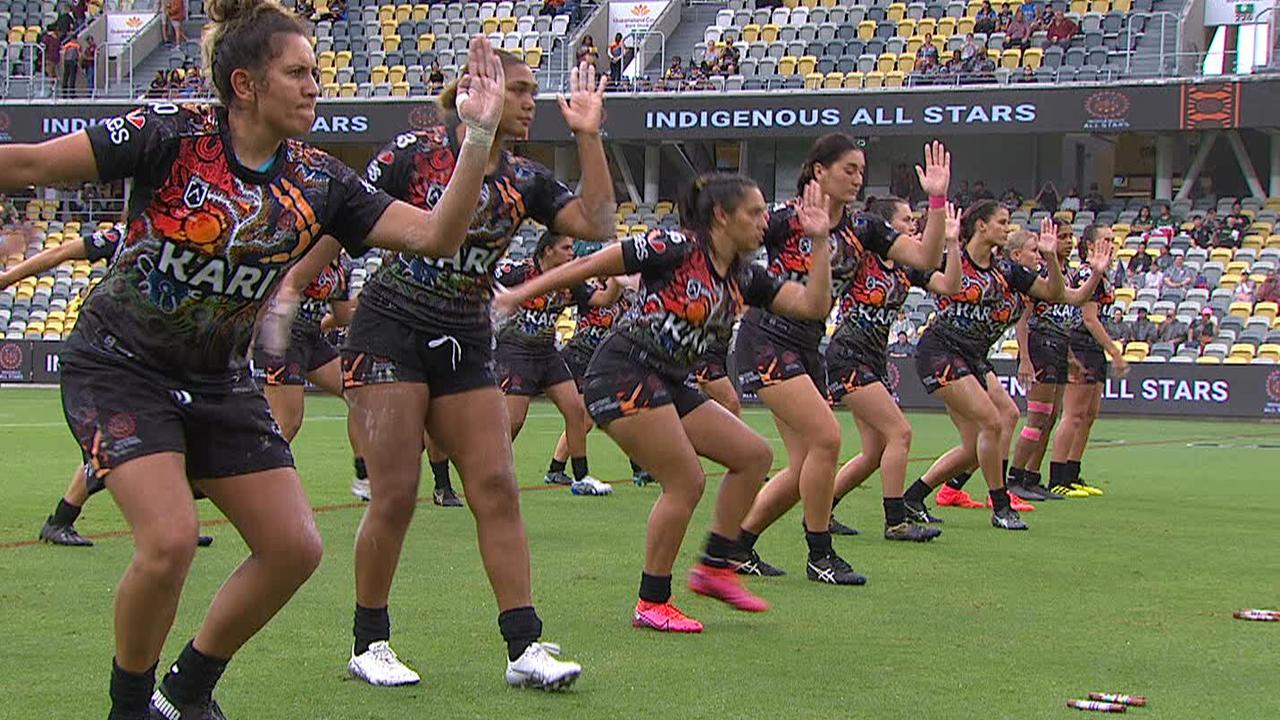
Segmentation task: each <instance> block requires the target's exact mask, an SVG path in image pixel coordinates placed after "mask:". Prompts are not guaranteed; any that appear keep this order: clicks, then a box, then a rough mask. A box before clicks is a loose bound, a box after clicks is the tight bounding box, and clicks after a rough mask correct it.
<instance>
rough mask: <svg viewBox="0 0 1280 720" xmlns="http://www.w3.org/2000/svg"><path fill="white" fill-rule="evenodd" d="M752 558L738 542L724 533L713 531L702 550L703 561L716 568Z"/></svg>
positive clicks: (730, 565) (731, 565)
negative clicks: (718, 533)
mask: <svg viewBox="0 0 1280 720" xmlns="http://www.w3.org/2000/svg"><path fill="white" fill-rule="evenodd" d="M748 559H750V556H749V553H747V551H746V550H745V549H744V548H743V547H742V546H741V545H739V544H738V543H737V542H735V541H733V540H730V539H729V538H727V537H725V536H723V535H717V534H715V533H711V534H710V535H708V536H707V545H706V547H705V548H704V549H703V551H702V562H703V563H704V564H706V565H710V566H711V567H716V568H727V567H733V564H734V563H735V562H743V561H746V560H748Z"/></svg>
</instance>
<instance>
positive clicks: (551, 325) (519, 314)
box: [496, 258, 594, 350]
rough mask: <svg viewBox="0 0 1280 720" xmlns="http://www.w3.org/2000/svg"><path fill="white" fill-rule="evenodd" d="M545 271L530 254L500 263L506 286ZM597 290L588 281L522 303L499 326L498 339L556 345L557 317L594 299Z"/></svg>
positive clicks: (534, 346)
mask: <svg viewBox="0 0 1280 720" xmlns="http://www.w3.org/2000/svg"><path fill="white" fill-rule="evenodd" d="M541 274H542V268H541V267H539V265H538V263H537V261H536V260H534V259H533V258H526V259H525V260H522V261H520V262H517V263H510V264H507V265H503V266H499V267H498V272H497V273H496V277H497V281H498V283H499V284H500V285H502V286H503V287H515V286H517V285H522V284H524V283H526V282H528V281H530V280H532V279H534V278H536V277H538V276H539V275H541ZM592 294H594V293H593V291H592V289H591V288H590V287H588V286H587V285H586V284H582V285H578V286H577V287H573V288H567V289H559V290H552V291H551V292H549V293H547V294H545V295H539V296H538V297H535V298H531V299H529V300H526V301H524V302H523V303H520V307H518V308H516V311H515V312H514V313H513V314H512V315H511V317H510V318H508V319H507V321H506V322H505V323H503V325H502V327H501V328H500V329H499V330H498V342H500V343H511V344H514V345H520V346H523V347H526V348H530V349H538V350H545V349H551V348H554V347H555V344H556V321H557V320H559V319H560V314H561V313H563V312H564V311H565V309H567V308H570V307H574V306H575V305H577V306H582V305H588V304H590V302H591V296H592Z"/></svg>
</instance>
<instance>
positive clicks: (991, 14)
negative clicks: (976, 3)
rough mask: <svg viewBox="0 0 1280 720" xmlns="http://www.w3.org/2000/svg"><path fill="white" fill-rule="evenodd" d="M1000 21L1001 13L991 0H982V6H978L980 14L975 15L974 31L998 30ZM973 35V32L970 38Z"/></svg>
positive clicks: (989, 32)
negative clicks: (994, 7) (993, 6)
mask: <svg viewBox="0 0 1280 720" xmlns="http://www.w3.org/2000/svg"><path fill="white" fill-rule="evenodd" d="M999 22H1000V15H999V14H997V13H996V11H995V9H993V8H992V7H991V0H982V7H980V8H978V14H977V15H974V17H973V32H979V33H982V34H983V35H990V34H991V33H994V32H996V31H997V28H998V27H999V25H998V23H999ZM972 37H973V33H970V34H969V38H972ZM966 59H967V58H966Z"/></svg>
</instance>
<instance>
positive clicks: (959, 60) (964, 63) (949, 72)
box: [938, 50, 971, 80]
mask: <svg viewBox="0 0 1280 720" xmlns="http://www.w3.org/2000/svg"><path fill="white" fill-rule="evenodd" d="M970 65H971V63H970V61H968V60H965V59H964V56H963V55H962V53H961V51H960V50H954V51H952V53H951V59H950V60H948V61H947V64H946V65H943V66H940V67H939V68H938V69H939V75H943V76H946V77H948V78H952V79H957V80H958V79H959V78H960V77H961V76H962V75H964V74H965V73H966V72H968V69H969V66H970Z"/></svg>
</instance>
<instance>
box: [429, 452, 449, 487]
mask: <svg viewBox="0 0 1280 720" xmlns="http://www.w3.org/2000/svg"><path fill="white" fill-rule="evenodd" d="M431 477H432V478H434V479H435V482H436V489H437V490H444V489H446V488H448V487H450V484H449V461H448V460H447V459H446V460H441V461H440V462H434V461H433V462H432V463H431Z"/></svg>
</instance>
